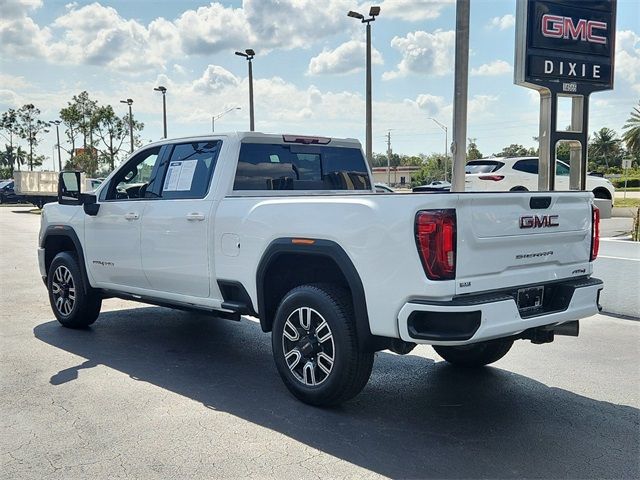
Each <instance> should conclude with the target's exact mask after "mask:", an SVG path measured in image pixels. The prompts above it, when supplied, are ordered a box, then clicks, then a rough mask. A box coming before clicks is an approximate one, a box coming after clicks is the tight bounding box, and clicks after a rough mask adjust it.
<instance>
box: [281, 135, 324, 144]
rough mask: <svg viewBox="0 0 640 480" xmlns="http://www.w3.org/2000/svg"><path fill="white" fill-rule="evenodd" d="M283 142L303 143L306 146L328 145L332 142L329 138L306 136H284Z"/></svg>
mask: <svg viewBox="0 0 640 480" xmlns="http://www.w3.org/2000/svg"><path fill="white" fill-rule="evenodd" d="M282 140H284V141H285V142H286V143H302V144H304V145H326V144H327V143H329V142H330V141H331V139H330V138H327V137H306V136H304V135H283V136H282Z"/></svg>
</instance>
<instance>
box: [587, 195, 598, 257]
mask: <svg viewBox="0 0 640 480" xmlns="http://www.w3.org/2000/svg"><path fill="white" fill-rule="evenodd" d="M591 219H592V220H591V258H590V259H589V261H591V262H593V261H594V260H595V259H596V258H597V257H598V250H600V210H598V207H596V206H595V205H591Z"/></svg>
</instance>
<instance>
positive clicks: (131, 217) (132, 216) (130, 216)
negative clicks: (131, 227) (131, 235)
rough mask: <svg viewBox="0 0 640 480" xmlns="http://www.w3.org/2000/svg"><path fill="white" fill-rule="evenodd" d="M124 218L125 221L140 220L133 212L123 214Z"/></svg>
mask: <svg viewBox="0 0 640 480" xmlns="http://www.w3.org/2000/svg"><path fill="white" fill-rule="evenodd" d="M124 218H125V219H126V220H138V219H139V218H140V215H138V214H137V213H135V212H129V213H125V214H124Z"/></svg>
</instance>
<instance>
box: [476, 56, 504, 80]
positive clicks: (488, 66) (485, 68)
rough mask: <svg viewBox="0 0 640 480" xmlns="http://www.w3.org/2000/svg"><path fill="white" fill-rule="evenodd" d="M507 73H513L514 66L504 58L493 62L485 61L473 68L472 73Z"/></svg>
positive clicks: (490, 74) (482, 74)
mask: <svg viewBox="0 0 640 480" xmlns="http://www.w3.org/2000/svg"><path fill="white" fill-rule="evenodd" d="M507 73H513V67H512V66H511V64H510V63H509V62H505V61H504V60H494V61H493V62H489V63H485V64H483V65H480V66H479V67H477V68H472V69H471V75H476V76H479V77H482V76H492V75H505V74H507Z"/></svg>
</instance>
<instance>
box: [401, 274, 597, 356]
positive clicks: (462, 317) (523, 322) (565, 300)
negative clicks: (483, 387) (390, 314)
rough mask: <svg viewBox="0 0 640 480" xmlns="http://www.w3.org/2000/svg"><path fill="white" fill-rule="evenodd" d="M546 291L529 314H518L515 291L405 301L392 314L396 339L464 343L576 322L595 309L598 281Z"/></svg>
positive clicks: (555, 285)
mask: <svg viewBox="0 0 640 480" xmlns="http://www.w3.org/2000/svg"><path fill="white" fill-rule="evenodd" d="M546 287H548V289H549V291H550V292H552V293H553V297H552V298H550V299H549V302H548V303H547V304H546V305H545V308H544V311H540V312H536V313H535V314H531V315H529V316H527V315H525V314H522V313H521V312H520V311H519V310H518V307H517V305H516V294H515V290H510V291H500V292H494V293H489V294H483V295H473V296H461V297H457V298H455V299H453V300H452V301H449V302H427V301H420V300H415V301H412V302H408V303H406V304H405V305H404V306H403V307H402V309H401V310H400V313H399V314H398V328H399V332H400V338H402V340H405V341H407V342H414V343H424V344H432V345H466V344H471V343H476V342H481V341H484V340H491V339H493V338H500V337H508V336H511V335H516V334H518V333H521V332H522V331H524V330H527V329H529V328H535V327H541V326H546V325H556V324H560V323H565V322H569V321H573V320H579V319H581V318H585V317H589V316H591V315H595V314H596V313H598V312H599V310H600V308H599V305H598V300H599V297H600V291H601V290H602V288H603V283H602V280H599V279H597V278H587V279H578V280H571V281H564V282H555V283H552V284H547V286H546Z"/></svg>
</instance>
